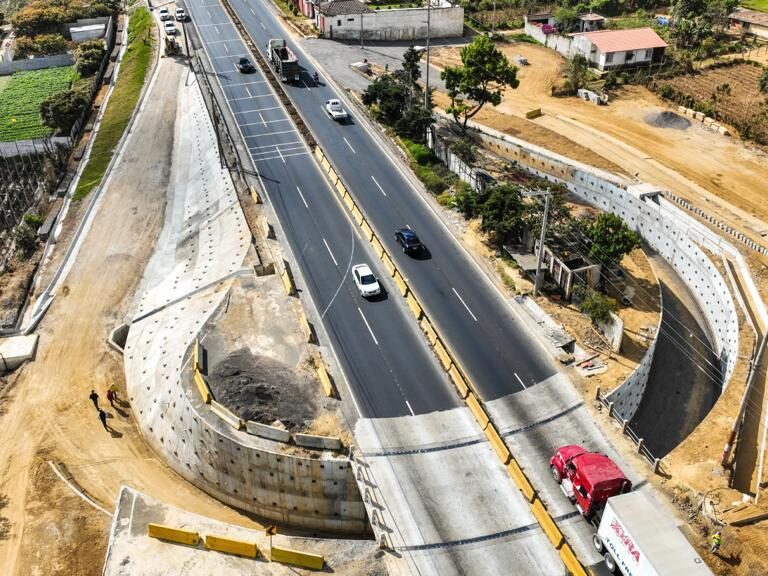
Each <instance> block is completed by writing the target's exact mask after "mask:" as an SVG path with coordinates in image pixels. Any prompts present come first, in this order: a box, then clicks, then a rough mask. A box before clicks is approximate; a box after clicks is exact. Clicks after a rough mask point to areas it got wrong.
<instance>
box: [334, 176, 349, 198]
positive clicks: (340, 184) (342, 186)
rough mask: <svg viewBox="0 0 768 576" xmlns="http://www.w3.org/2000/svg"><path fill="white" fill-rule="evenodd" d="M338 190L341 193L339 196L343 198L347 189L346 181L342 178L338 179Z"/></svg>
mask: <svg viewBox="0 0 768 576" xmlns="http://www.w3.org/2000/svg"><path fill="white" fill-rule="evenodd" d="M336 191H337V192H338V193H339V196H341V197H342V198H343V197H344V196H345V195H346V194H347V189H346V187H345V186H344V183H343V182H342V181H341V180H338V179H337V180H336Z"/></svg>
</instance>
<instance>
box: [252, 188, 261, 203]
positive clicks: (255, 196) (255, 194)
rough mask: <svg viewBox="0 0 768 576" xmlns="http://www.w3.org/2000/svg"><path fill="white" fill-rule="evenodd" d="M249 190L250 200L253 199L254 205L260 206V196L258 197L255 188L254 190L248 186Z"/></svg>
mask: <svg viewBox="0 0 768 576" xmlns="http://www.w3.org/2000/svg"><path fill="white" fill-rule="evenodd" d="M249 188H250V190H251V198H253V201H254V202H255V203H256V204H261V196H259V193H258V192H257V191H256V188H254V187H253V186H249Z"/></svg>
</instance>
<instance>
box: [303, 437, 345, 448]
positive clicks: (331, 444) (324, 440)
mask: <svg viewBox="0 0 768 576" xmlns="http://www.w3.org/2000/svg"><path fill="white" fill-rule="evenodd" d="M293 441H294V442H295V443H296V446H302V447H304V448H317V449H319V450H341V439H340V438H334V437H331V436H315V435H312V434H294V435H293Z"/></svg>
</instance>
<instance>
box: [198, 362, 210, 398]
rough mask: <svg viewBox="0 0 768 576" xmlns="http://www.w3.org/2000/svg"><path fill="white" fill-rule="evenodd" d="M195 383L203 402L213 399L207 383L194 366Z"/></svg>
mask: <svg viewBox="0 0 768 576" xmlns="http://www.w3.org/2000/svg"><path fill="white" fill-rule="evenodd" d="M195 385H196V386H197V390H198V392H200V397H201V398H202V399H203V402H205V403H206V404H210V403H211V402H212V401H213V395H212V394H211V389H210V388H209V387H208V383H207V382H206V381H205V378H203V375H202V374H201V373H200V370H198V369H197V368H195Z"/></svg>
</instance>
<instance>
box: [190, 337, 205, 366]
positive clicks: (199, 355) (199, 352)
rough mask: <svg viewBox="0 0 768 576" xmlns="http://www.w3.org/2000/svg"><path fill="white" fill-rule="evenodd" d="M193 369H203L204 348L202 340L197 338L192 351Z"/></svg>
mask: <svg viewBox="0 0 768 576" xmlns="http://www.w3.org/2000/svg"><path fill="white" fill-rule="evenodd" d="M192 369H193V370H202V369H203V346H202V345H201V344H200V340H199V339H198V338H195V346H194V349H193V350H192Z"/></svg>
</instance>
